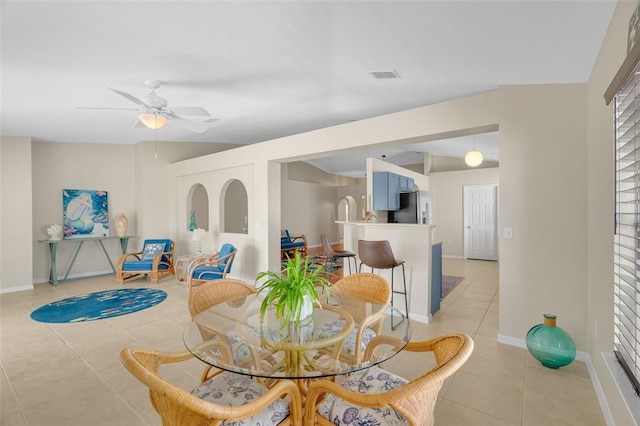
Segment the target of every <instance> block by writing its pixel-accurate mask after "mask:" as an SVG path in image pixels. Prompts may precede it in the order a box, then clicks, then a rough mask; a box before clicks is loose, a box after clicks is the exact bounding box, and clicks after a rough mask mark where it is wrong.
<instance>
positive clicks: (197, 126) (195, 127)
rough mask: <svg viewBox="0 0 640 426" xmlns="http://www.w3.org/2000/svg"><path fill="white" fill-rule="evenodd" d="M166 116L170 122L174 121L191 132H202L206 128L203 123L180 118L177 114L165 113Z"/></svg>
mask: <svg viewBox="0 0 640 426" xmlns="http://www.w3.org/2000/svg"><path fill="white" fill-rule="evenodd" d="M167 118H168V119H170V120H171V122H172V123H176V124H177V125H179V126H181V127H184V128H185V129H189V130H191V131H192V132H196V133H204V132H206V131H207V130H208V127H207V126H205V125H204V124H202V123H198V122H197V121H191V120H187V119H186V118H182V117H180V116H178V115H173V114H172V115H167Z"/></svg>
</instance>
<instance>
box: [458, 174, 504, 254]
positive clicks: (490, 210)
mask: <svg viewBox="0 0 640 426" xmlns="http://www.w3.org/2000/svg"><path fill="white" fill-rule="evenodd" d="M497 215H498V185H495V184H488V185H465V186H464V242H465V244H464V257H465V258H467V259H481V260H498V217H497Z"/></svg>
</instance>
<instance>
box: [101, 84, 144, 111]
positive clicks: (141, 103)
mask: <svg viewBox="0 0 640 426" xmlns="http://www.w3.org/2000/svg"><path fill="white" fill-rule="evenodd" d="M107 89H109V90H111V91H113V92H116V93H117V94H118V95H120V96H124V97H125V98H127V99H129V100H130V101H131V102H135V103H137V104H138V105H140V106H143V107H145V108H146V109H153V108H152V107H151V105H147V103H146V102H144V101H142V100H140V99H138V98H136V97H135V96H133V95H130V94H128V93H127V92H121V91H120V90H116V89H112V88H111V87H107Z"/></svg>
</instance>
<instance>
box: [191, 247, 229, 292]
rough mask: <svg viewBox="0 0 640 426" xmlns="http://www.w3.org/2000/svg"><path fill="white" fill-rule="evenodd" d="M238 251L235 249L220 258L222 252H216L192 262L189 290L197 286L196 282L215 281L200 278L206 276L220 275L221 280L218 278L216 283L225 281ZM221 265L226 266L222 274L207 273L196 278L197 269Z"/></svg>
mask: <svg viewBox="0 0 640 426" xmlns="http://www.w3.org/2000/svg"><path fill="white" fill-rule="evenodd" d="M237 252H238V249H234V250H233V251H232V252H230V253H229V254H227V255H225V256H222V257H220V252H219V251H218V252H215V253H213V254H212V255H210V256H199V257H197V258H196V259H194V260H192V261H191V263H190V264H189V266H188V267H187V289H188V290H189V291H191V290H192V289H193V288H194V287H195V285H194V281H195V282H197V283H202V282H205V281H214V280H211V279H208V278H200V277H201V276H202V275H204V274H208V275H209V274H215V275H217V274H219V275H220V278H216V279H215V281H217V280H219V279H224V278H226V277H227V273H228V272H229V270H230V269H231V266H232V265H233V260H234V258H235V256H236V253H237ZM220 264H224V269H223V270H222V271H221V272H219V273H218V272H212V271H206V272H204V273H202V274H201V275H199V276H195V272H196V269H197V268H199V267H200V266H219V265H220Z"/></svg>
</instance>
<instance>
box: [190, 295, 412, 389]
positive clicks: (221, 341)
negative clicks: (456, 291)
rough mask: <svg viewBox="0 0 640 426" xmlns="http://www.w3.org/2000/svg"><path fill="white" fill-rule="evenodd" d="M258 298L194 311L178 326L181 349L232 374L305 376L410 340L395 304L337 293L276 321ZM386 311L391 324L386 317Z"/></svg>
mask: <svg viewBox="0 0 640 426" xmlns="http://www.w3.org/2000/svg"><path fill="white" fill-rule="evenodd" d="M262 300H263V295H250V296H245V297H241V298H237V299H233V300H229V301H226V302H223V303H220V304H218V305H215V306H212V307H211V308H209V309H207V310H205V311H203V312H201V313H199V314H198V315H196V316H195V317H194V318H193V320H192V321H191V323H190V324H189V325H187V327H186V328H185V330H184V343H185V345H186V347H187V349H188V350H189V351H190V352H191V353H192V354H193V355H194V356H195V357H196V358H198V359H200V360H202V361H204V362H205V363H207V364H209V365H212V366H214V367H216V368H220V369H223V370H227V371H232V372H236V373H239V374H244V375H250V376H256V377H265V378H294V379H308V378H317V377H327V376H335V375H341V374H348V373H351V372H353V371H357V370H360V369H363V368H367V367H370V366H372V365H375V364H378V363H381V362H383V361H386V360H388V359H389V358H391V357H393V356H394V355H395V354H396V353H398V352H400V351H401V350H402V349H403V348H404V347H405V345H406V344H407V342H408V341H409V339H410V337H411V326H410V323H409V320H408V319H405V320H404V321H403V322H402V323H400V324H399V325H398V324H397V323H398V321H399V320H400V319H399V317H401V316H402V314H401V313H400V312H399V311H397V310H396V309H394V308H392V307H390V306H386V305H378V304H375V303H369V302H367V301H364V300H359V299H357V298H354V297H351V296H348V295H344V294H342V295H340V296H339V297H329V298H328V299H325V300H324V303H322V308H318V307H316V308H315V309H314V312H313V314H312V315H310V316H309V317H307V318H305V319H303V320H301V321H300V323H299V324H298V325H297V326H296V325H295V324H294V323H286V324H283V323H282V321H280V320H279V319H277V318H276V317H275V314H274V312H273V310H268V311H267V313H266V315H265V318H264V320H263V321H260V305H261V303H262ZM392 314H393V315H394V327H395V328H394V329H392V327H391V315H392Z"/></svg>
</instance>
